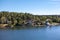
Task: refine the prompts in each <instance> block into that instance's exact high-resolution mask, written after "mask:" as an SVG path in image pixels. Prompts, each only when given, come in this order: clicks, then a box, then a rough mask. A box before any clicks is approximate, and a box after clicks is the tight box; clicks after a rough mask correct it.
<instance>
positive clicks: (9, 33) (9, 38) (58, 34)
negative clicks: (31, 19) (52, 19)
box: [0, 26, 60, 40]
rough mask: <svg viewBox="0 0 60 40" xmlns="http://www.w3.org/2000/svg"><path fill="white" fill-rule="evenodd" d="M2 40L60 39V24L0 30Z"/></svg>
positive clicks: (0, 39)
mask: <svg viewBox="0 0 60 40" xmlns="http://www.w3.org/2000/svg"><path fill="white" fill-rule="evenodd" d="M0 40H60V26H51V27H50V26H46V27H39V28H32V29H21V30H0Z"/></svg>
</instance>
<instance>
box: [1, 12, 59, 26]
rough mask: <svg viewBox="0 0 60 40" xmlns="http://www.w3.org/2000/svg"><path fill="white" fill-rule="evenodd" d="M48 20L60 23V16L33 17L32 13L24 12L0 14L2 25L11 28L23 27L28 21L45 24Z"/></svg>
mask: <svg viewBox="0 0 60 40" xmlns="http://www.w3.org/2000/svg"><path fill="white" fill-rule="evenodd" d="M46 19H51V21H50V22H51V23H53V22H56V23H60V15H32V14H30V13H23V12H20V13H18V12H7V11H1V12H0V24H9V26H11V25H12V26H15V25H18V24H19V25H23V24H25V23H26V21H28V20H32V21H36V23H38V22H42V23H43V22H44V21H46Z"/></svg>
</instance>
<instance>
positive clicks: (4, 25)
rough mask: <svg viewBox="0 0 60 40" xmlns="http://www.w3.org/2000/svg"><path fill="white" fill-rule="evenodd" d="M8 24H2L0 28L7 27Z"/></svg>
mask: <svg viewBox="0 0 60 40" xmlns="http://www.w3.org/2000/svg"><path fill="white" fill-rule="evenodd" d="M6 26H8V24H0V28H6Z"/></svg>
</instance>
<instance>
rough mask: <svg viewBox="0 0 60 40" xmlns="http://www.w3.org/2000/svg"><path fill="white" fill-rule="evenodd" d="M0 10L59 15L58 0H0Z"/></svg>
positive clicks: (59, 4) (59, 6)
mask: <svg viewBox="0 0 60 40" xmlns="http://www.w3.org/2000/svg"><path fill="white" fill-rule="evenodd" d="M0 11H9V12H27V13H31V14H34V15H60V0H0Z"/></svg>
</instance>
